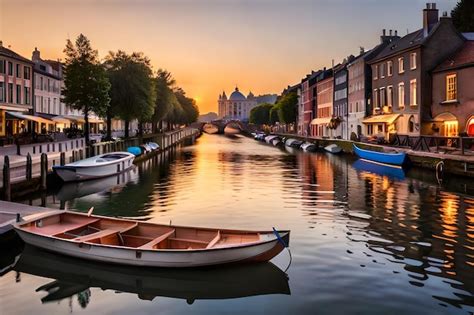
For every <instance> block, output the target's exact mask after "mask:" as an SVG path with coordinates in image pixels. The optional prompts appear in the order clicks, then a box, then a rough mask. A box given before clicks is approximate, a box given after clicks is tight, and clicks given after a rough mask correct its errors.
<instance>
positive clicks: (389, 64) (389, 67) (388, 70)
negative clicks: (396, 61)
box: [387, 61, 393, 77]
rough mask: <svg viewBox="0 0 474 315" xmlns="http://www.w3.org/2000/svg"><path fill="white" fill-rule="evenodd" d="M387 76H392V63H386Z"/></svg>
mask: <svg viewBox="0 0 474 315" xmlns="http://www.w3.org/2000/svg"><path fill="white" fill-rule="evenodd" d="M387 75H388V76H389V77H391V76H392V75H393V62H392V61H388V62H387Z"/></svg>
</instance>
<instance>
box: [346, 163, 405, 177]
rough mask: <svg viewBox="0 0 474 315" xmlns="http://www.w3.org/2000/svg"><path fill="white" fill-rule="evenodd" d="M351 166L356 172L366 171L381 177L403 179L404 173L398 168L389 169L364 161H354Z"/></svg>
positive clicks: (388, 167) (389, 167)
mask: <svg viewBox="0 0 474 315" xmlns="http://www.w3.org/2000/svg"><path fill="white" fill-rule="evenodd" d="M352 166H353V167H354V168H355V169H356V170H358V171H362V172H363V171H367V172H370V173H374V174H377V175H381V176H388V177H391V178H395V179H405V172H404V171H403V169H401V168H398V167H391V166H386V165H382V164H375V163H371V162H368V161H365V160H361V159H359V160H356V161H355V162H354V163H353V164H352Z"/></svg>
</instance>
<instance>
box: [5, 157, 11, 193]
mask: <svg viewBox="0 0 474 315" xmlns="http://www.w3.org/2000/svg"><path fill="white" fill-rule="evenodd" d="M11 192H12V188H11V183H10V158H9V157H8V156H7V155H5V158H4V164H3V199H5V200H6V201H10V200H11Z"/></svg>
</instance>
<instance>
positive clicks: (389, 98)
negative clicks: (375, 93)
mask: <svg viewBox="0 0 474 315" xmlns="http://www.w3.org/2000/svg"><path fill="white" fill-rule="evenodd" d="M392 105H393V86H388V87H387V106H390V107H391V106H392Z"/></svg>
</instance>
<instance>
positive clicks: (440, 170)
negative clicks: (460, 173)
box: [436, 160, 444, 185]
mask: <svg viewBox="0 0 474 315" xmlns="http://www.w3.org/2000/svg"><path fill="white" fill-rule="evenodd" d="M443 172H444V161H442V160H441V161H439V162H438V163H436V180H437V181H438V185H441V183H442V182H443V178H442V176H443Z"/></svg>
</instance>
